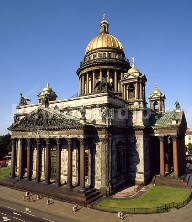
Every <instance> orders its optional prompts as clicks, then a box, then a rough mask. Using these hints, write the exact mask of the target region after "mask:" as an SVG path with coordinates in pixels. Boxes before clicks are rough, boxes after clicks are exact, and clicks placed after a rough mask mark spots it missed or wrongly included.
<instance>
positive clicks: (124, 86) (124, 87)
mask: <svg viewBox="0 0 192 222" xmlns="http://www.w3.org/2000/svg"><path fill="white" fill-rule="evenodd" d="M122 88H123V99H124V100H126V85H123V87H122Z"/></svg>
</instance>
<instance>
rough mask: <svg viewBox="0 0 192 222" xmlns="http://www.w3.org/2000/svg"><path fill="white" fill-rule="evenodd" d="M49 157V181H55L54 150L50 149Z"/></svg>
mask: <svg viewBox="0 0 192 222" xmlns="http://www.w3.org/2000/svg"><path fill="white" fill-rule="evenodd" d="M50 157H51V177H50V179H51V180H55V179H56V148H51V152H50Z"/></svg>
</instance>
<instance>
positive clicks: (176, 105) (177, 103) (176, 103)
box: [175, 101, 181, 110]
mask: <svg viewBox="0 0 192 222" xmlns="http://www.w3.org/2000/svg"><path fill="white" fill-rule="evenodd" d="M175 108H176V110H180V109H181V106H180V103H179V102H178V101H176V102H175Z"/></svg>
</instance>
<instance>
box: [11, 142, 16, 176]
mask: <svg viewBox="0 0 192 222" xmlns="http://www.w3.org/2000/svg"><path fill="white" fill-rule="evenodd" d="M11 142H12V153H11V177H12V178H14V177H15V165H16V141H15V139H12V140H11Z"/></svg>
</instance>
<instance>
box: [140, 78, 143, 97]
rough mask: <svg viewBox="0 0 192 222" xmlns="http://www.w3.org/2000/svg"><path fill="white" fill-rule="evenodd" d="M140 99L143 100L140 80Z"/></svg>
mask: <svg viewBox="0 0 192 222" xmlns="http://www.w3.org/2000/svg"><path fill="white" fill-rule="evenodd" d="M140 99H142V100H143V85H142V82H140Z"/></svg>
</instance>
